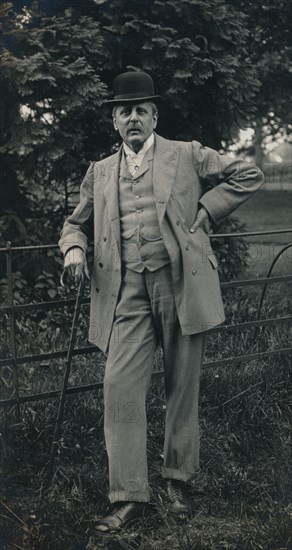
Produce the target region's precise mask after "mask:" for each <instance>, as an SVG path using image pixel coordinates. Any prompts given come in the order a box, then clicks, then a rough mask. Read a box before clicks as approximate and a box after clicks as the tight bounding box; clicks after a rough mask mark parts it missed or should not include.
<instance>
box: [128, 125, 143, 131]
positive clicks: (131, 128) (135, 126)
mask: <svg viewBox="0 0 292 550" xmlns="http://www.w3.org/2000/svg"><path fill="white" fill-rule="evenodd" d="M130 130H141V126H140V125H138V124H131V126H129V128H128V132H130Z"/></svg>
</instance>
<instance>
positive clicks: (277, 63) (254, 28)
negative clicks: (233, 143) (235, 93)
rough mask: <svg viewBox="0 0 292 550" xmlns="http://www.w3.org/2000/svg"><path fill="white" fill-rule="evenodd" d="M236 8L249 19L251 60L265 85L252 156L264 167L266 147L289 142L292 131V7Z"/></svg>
mask: <svg viewBox="0 0 292 550" xmlns="http://www.w3.org/2000/svg"><path fill="white" fill-rule="evenodd" d="M233 4H234V6H235V8H236V9H237V10H238V11H240V12H242V13H243V14H244V15H245V17H246V18H247V23H248V28H249V30H250V32H249V38H248V41H247V44H246V47H247V52H248V58H249V59H250V62H251V63H252V65H253V66H254V68H255V69H256V73H257V78H258V80H259V81H260V83H261V85H260V88H259V89H258V92H257V95H256V111H255V114H254V119H253V124H252V126H253V127H254V129H255V137H254V142H253V146H252V148H251V149H250V150H249V152H250V153H251V154H255V157H256V162H257V164H258V165H259V166H262V165H263V159H264V153H265V149H266V144H267V143H268V142H269V141H270V140H271V139H274V140H275V139H278V138H279V137H284V138H286V139H287V138H289V135H290V134H291V129H292V126H291V120H292V74H291V69H290V66H291V55H292V45H291V20H292V3H291V2H290V0H279V1H278V2H274V1H273V0H264V1H263V2H253V1H251V0H248V1H246V0H244V1H243V0H234V1H233Z"/></svg>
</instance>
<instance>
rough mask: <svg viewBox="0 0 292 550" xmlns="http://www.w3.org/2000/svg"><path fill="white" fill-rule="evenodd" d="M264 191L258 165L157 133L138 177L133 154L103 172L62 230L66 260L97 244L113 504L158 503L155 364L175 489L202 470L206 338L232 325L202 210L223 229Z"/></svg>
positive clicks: (97, 309) (97, 333)
mask: <svg viewBox="0 0 292 550" xmlns="http://www.w3.org/2000/svg"><path fill="white" fill-rule="evenodd" d="M262 183H263V175H262V173H261V171H260V170H259V169H258V168H257V167H256V166H255V165H254V164H251V163H247V162H245V161H242V160H238V159H234V158H231V157H228V156H225V155H220V154H218V153H217V152H216V151H214V150H212V149H209V148H207V147H202V145H201V144H200V143H198V142H197V141H192V142H180V141H170V140H166V139H164V138H162V137H160V136H159V135H157V134H154V143H153V145H152V146H151V147H150V148H149V149H148V150H147V152H146V153H145V156H144V158H143V161H142V164H141V166H140V167H139V169H138V170H137V172H136V173H135V174H131V173H130V171H129V170H128V169H127V163H126V160H125V153H124V148H123V145H122V146H121V148H120V150H119V151H118V152H117V153H116V154H114V155H112V156H109V157H107V158H105V159H103V160H101V161H98V162H92V163H91V165H90V166H89V169H88V171H87V173H86V175H85V178H84V180H83V182H82V185H81V189H80V201H79V204H78V206H77V207H76V208H75V210H74V212H73V214H72V215H71V216H70V217H69V218H68V219H67V220H66V222H65V224H64V228H63V230H62V234H61V239H60V247H61V250H62V252H63V253H64V254H66V252H67V251H69V250H70V249H72V248H74V247H79V248H81V249H82V250H83V251H84V252H85V253H86V251H87V247H88V243H89V242H90V241H93V243H94V261H93V270H92V276H91V305H90V326H89V340H90V341H91V342H92V343H94V344H95V345H96V346H97V347H98V348H100V349H101V350H102V351H103V352H105V353H106V354H107V362H106V369H105V377H104V407H105V440H106V447H107V453H108V458H109V484H110V492H109V498H110V500H111V501H112V502H115V501H145V502H146V501H148V500H149V488H148V478H147V460H146V439H147V437H146V434H147V422H146V406H145V402H146V395H147V391H148V389H149V384H150V379H151V371H152V366H153V360H154V353H155V349H156V346H157V343H158V341H160V342H161V344H162V349H163V357H164V372H165V400H166V425H165V441H164V464H163V467H162V475H163V477H166V478H172V479H178V480H183V481H188V480H190V479H192V478H193V477H194V475H195V474H196V472H197V471H198V468H199V428H198V395H199V377H200V368H201V364H202V361H203V355H204V349H205V341H206V334H207V331H208V330H209V329H211V328H212V327H214V326H216V325H218V324H220V323H222V322H223V321H224V310H223V304H222V299H221V293H220V286H219V279H218V271H217V269H218V264H217V260H216V257H215V255H214V253H213V251H212V248H211V245H210V239H209V237H208V235H207V234H206V233H205V231H204V230H203V229H202V228H199V229H197V230H196V231H195V232H194V233H193V234H192V233H190V227H191V226H192V224H193V223H194V220H195V218H196V215H197V211H198V208H199V207H200V206H203V207H205V209H206V210H207V212H208V213H209V215H210V217H211V218H212V220H213V221H214V222H215V223H216V224H219V223H220V222H221V221H222V220H223V219H224V218H225V217H226V216H228V215H229V214H230V213H231V212H232V211H233V210H235V209H236V208H237V207H238V206H239V205H240V204H241V203H243V202H244V201H245V200H246V199H248V198H249V197H250V196H251V194H252V193H254V192H255V191H256V190H257V189H258V188H259V187H260V186H261V184H262Z"/></svg>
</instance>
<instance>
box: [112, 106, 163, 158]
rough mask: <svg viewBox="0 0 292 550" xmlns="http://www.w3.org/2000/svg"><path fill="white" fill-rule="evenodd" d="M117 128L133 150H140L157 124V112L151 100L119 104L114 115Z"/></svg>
mask: <svg viewBox="0 0 292 550" xmlns="http://www.w3.org/2000/svg"><path fill="white" fill-rule="evenodd" d="M113 123H114V128H115V130H118V131H119V133H120V135H121V137H122V138H123V140H124V142H125V143H126V144H127V145H129V147H130V148H131V149H133V151H135V152H138V151H139V149H141V147H142V146H143V143H144V141H146V139H148V138H149V136H151V134H152V132H153V130H154V128H156V125H157V113H154V112H153V107H152V104H151V103H149V102H146V101H145V102H144V103H135V104H128V105H126V104H125V105H119V106H118V107H117V109H116V112H115V114H114V116H113Z"/></svg>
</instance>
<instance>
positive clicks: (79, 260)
mask: <svg viewBox="0 0 292 550" xmlns="http://www.w3.org/2000/svg"><path fill="white" fill-rule="evenodd" d="M64 270H66V271H67V273H68V275H69V276H70V277H71V278H72V279H74V282H75V285H76V286H77V285H78V284H79V282H80V279H81V275H82V273H84V275H85V277H87V279H89V278H90V277H89V272H88V267H87V261H86V255H85V253H84V252H83V250H82V249H81V248H79V247H77V246H76V247H74V248H70V250H68V252H67V254H66V255H65V259H64Z"/></svg>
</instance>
